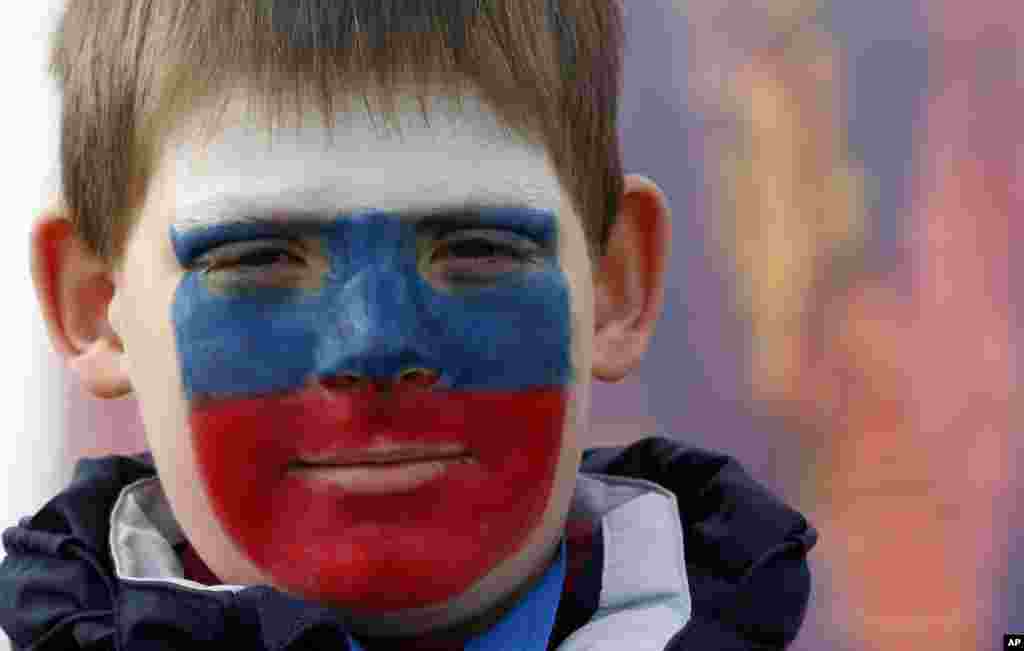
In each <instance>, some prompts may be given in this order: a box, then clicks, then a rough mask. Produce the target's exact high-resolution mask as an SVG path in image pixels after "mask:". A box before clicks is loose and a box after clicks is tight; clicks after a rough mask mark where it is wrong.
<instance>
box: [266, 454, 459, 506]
mask: <svg viewBox="0 0 1024 651" xmlns="http://www.w3.org/2000/svg"><path fill="white" fill-rule="evenodd" d="M473 463H474V459H473V457H471V456H470V455H468V454H466V453H465V452H461V453H449V454H446V455H443V456H442V455H439V454H438V453H437V452H434V453H433V454H432V455H430V456H426V455H425V454H423V453H422V452H420V453H417V454H415V455H414V454H411V453H406V454H398V453H394V454H390V455H388V456H386V457H378V458H372V459H370V458H365V457H364V458H361V459H360V460H359V461H357V462H353V461H352V460H351V459H348V460H346V461H345V462H344V463H339V462H337V461H335V460H330V461H326V462H321V463H307V462H304V461H298V462H294V463H292V464H291V465H290V466H289V468H288V470H287V472H286V476H289V477H292V478H295V479H299V480H302V481H304V482H307V483H309V484H311V485H321V486H328V487H334V488H335V489H340V490H342V491H343V492H345V493H348V494H353V495H365V496H368V495H390V494H400V493H411V492H414V491H416V490H418V489H422V488H424V487H426V486H427V485H430V484H432V483H434V481H436V480H439V479H441V478H443V477H445V476H448V475H450V474H451V473H456V474H461V475H464V474H465V473H466V472H467V471H468V472H472V469H471V466H472V465H473ZM459 469H461V470H459Z"/></svg>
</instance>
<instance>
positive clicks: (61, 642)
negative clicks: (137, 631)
mask: <svg viewBox="0 0 1024 651" xmlns="http://www.w3.org/2000/svg"><path fill="white" fill-rule="evenodd" d="M155 472H156V471H155V469H154V467H153V465H152V458H151V457H149V455H147V454H142V455H137V456H134V457H126V456H108V457H102V458H86V459H82V460H80V461H79V462H78V463H77V464H76V465H75V469H74V473H73V476H72V479H71V482H70V484H69V485H68V486H67V488H65V489H64V490H63V491H61V492H60V493H59V494H58V495H57V496H56V497H54V498H52V499H51V500H50V501H48V502H47V503H46V504H45V505H44V506H43V507H42V509H40V510H39V511H38V512H37V513H36V514H35V515H32V516H30V517H24V518H22V519H21V520H20V521H19V522H18V524H17V525H16V526H13V527H9V528H7V529H6V530H5V531H4V532H3V545H4V550H5V551H6V554H7V555H6V557H5V558H4V559H3V563H0V628H3V629H4V631H5V632H6V633H7V636H8V637H9V638H10V640H11V643H12V647H13V648H15V649H22V648H26V649H27V648H33V649H40V650H43V649H77V648H89V649H104V648H113V635H114V624H113V609H114V605H113V604H114V600H115V599H116V591H117V581H116V580H115V578H114V576H115V575H114V569H113V561H112V559H111V557H110V551H109V549H108V544H107V543H108V538H109V533H110V525H109V517H110V512H111V510H112V509H113V507H114V503H115V502H116V501H117V498H118V497H119V495H120V493H121V490H122V489H123V488H124V487H125V486H127V485H128V484H130V483H133V482H135V481H137V480H139V479H143V478H145V477H148V476H152V475H154V474H155Z"/></svg>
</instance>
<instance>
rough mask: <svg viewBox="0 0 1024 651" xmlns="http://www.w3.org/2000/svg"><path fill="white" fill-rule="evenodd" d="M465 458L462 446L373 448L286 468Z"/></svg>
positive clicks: (307, 458) (314, 457) (310, 458)
mask: <svg viewBox="0 0 1024 651" xmlns="http://www.w3.org/2000/svg"><path fill="white" fill-rule="evenodd" d="M466 456H468V452H467V451H466V448H465V446H463V445H460V444H457V443H450V444H441V445H436V444H435V445H429V446H427V445H404V446H395V445H390V446H376V447H374V448H370V449H364V450H352V449H342V450H332V451H328V452H326V453H320V454H303V455H299V458H298V459H296V460H295V461H294V462H292V463H291V464H290V466H291V467H295V468H344V467H351V466H368V465H369V466H397V465H404V464H408V463H413V462H428V461H444V460H451V459H458V458H460V457H466Z"/></svg>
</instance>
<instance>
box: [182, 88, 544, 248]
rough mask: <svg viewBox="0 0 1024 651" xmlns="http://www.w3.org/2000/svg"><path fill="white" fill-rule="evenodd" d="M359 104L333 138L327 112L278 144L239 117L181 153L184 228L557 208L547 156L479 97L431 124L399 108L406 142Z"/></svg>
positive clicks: (436, 105)
mask: <svg viewBox="0 0 1024 651" xmlns="http://www.w3.org/2000/svg"><path fill="white" fill-rule="evenodd" d="M361 106H362V105H361V104H360V105H358V106H357V105H356V104H355V103H353V106H352V110H351V111H349V112H339V113H338V115H337V122H336V125H335V129H333V130H332V131H331V132H330V136H331V139H329V138H328V137H327V135H328V134H327V132H326V129H325V126H324V125H323V123H322V122H321V121H320V120H319V119H316V118H317V117H318V116H313V117H309V116H307V118H306V124H304V125H303V126H302V127H301V128H298V129H296V128H293V127H290V126H289V127H286V126H283V125H275V130H274V131H273V137H272V140H271V139H268V138H267V135H266V134H267V132H266V131H265V130H262V129H261V125H260V124H259V123H258V122H257V120H256V119H255V118H254V117H253V116H252V115H251V114H248V113H242V112H241V111H240V112H239V113H236V115H237V116H238V122H239V124H238V125H236V126H233V127H231V128H229V129H227V130H225V131H224V132H223V133H222V134H220V135H219V136H218V139H217V140H216V142H215V143H213V144H211V145H209V146H208V147H206V148H205V149H204V150H201V149H197V148H196V147H195V146H194V145H191V144H183V145H179V146H178V147H177V156H176V161H175V163H176V168H175V169H176V173H177V198H176V204H177V205H176V215H177V218H176V221H175V227H176V229H177V230H178V231H179V232H181V231H186V230H189V229H190V228H194V227H197V226H204V225H212V224H214V223H226V222H233V221H252V220H257V219H261V218H265V219H269V218H270V216H271V214H276V215H301V216H302V217H303V218H304V219H309V218H311V217H313V218H316V217H321V218H323V219H325V220H333V219H336V218H337V217H338V215H343V214H349V213H353V212H360V211H366V210H375V211H376V210H380V211H388V212H390V211H394V212H399V213H402V214H417V213H436V212H442V211H445V210H450V209H453V208H459V207H462V206H465V205H467V204H471V205H484V206H486V205H515V206H522V207H528V208H536V209H541V210H549V211H552V212H556V213H557V212H558V211H559V209H560V206H561V199H562V196H561V189H560V187H559V184H558V179H557V174H556V173H555V170H554V168H553V166H552V165H551V163H550V161H549V160H548V157H547V154H546V152H545V151H544V148H543V147H542V146H540V145H536V144H532V143H527V142H525V141H523V140H521V139H513V138H511V137H510V136H509V134H508V133H507V132H505V131H504V130H503V129H502V128H501V127H500V126H499V124H498V122H497V118H496V116H495V115H494V113H493V112H491V111H488V110H486V109H485V108H484V106H483V104H482V103H481V102H480V101H479V100H476V99H473V98H467V99H466V100H465V101H464V104H463V108H462V109H461V110H459V109H458V108H457V107H456V106H454V101H453V100H446V99H440V98H435V99H434V100H433V102H432V105H431V113H430V115H429V119H430V126H427V125H426V124H424V121H423V118H422V116H421V115H420V113H419V110H418V107H417V105H416V104H415V101H414V100H407V101H405V102H402V103H401V104H400V108H401V111H400V113H399V116H398V120H399V124H400V127H401V136H400V137H399V136H398V135H397V134H395V133H393V132H391V133H389V132H388V131H387V130H385V129H383V128H381V127H380V126H379V125H378V126H375V124H374V121H373V120H371V119H370V116H369V114H368V113H367V112H366V110H365V109H360V107H361ZM235 108H236V107H232V110H235ZM237 108H238V109H242V108H244V107H241V106H238V107H237Z"/></svg>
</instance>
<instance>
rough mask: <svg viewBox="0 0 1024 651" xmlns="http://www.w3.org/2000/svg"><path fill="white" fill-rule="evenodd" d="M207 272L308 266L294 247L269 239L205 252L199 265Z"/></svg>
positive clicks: (257, 272)
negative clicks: (278, 243) (269, 240)
mask: <svg viewBox="0 0 1024 651" xmlns="http://www.w3.org/2000/svg"><path fill="white" fill-rule="evenodd" d="M197 266H199V267H200V268H201V269H202V273H203V274H204V275H210V274H221V273H223V274H229V275H231V276H239V277H250V276H273V275H275V274H276V275H280V274H281V273H282V272H285V271H294V270H295V269H296V267H297V266H305V262H304V260H303V259H302V258H301V257H299V256H298V255H296V254H295V253H293V252H292V250H291V249H289V248H287V247H283V246H280V245H277V246H275V245H273V244H270V243H257V244H252V243H245V244H237V245H231V244H229V245H227V246H223V247H220V248H218V249H215V250H214V251H212V252H210V253H209V254H207V255H205V256H203V258H202V259H201V260H200V262H199V263H198V265H197Z"/></svg>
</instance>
